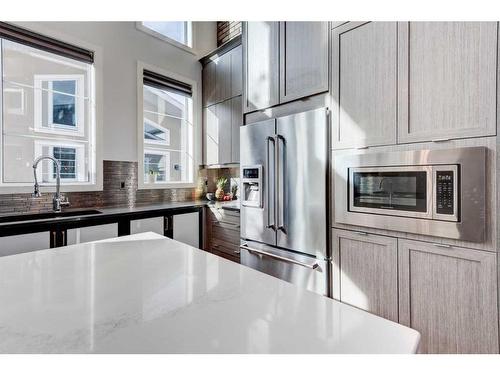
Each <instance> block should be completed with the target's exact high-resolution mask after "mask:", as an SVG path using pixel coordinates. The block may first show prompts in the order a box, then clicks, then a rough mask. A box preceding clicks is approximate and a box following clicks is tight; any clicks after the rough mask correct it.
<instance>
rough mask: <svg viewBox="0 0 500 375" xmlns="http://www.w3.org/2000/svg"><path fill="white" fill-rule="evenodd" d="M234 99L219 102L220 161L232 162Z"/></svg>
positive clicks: (224, 162)
mask: <svg viewBox="0 0 500 375" xmlns="http://www.w3.org/2000/svg"><path fill="white" fill-rule="evenodd" d="M231 115H232V100H231V99H229V100H226V101H223V102H221V103H219V104H217V120H218V123H219V144H218V146H219V163H218V164H229V163H231V134H232V123H231Z"/></svg>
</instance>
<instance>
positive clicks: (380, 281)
mask: <svg viewBox="0 0 500 375" xmlns="http://www.w3.org/2000/svg"><path fill="white" fill-rule="evenodd" d="M332 262H333V267H332V280H333V281H332V282H333V285H332V290H333V297H334V298H336V299H339V300H340V301H342V302H345V303H348V304H350V305H353V306H356V307H359V308H360V309H363V310H366V311H369V312H371V313H374V314H376V315H379V316H381V317H384V318H386V319H390V320H393V321H395V322H397V321H398V252H397V240H396V239H395V238H392V237H385V236H377V235H372V234H367V233H366V234H365V233H358V232H350V231H345V230H337V229H334V230H333V254H332Z"/></svg>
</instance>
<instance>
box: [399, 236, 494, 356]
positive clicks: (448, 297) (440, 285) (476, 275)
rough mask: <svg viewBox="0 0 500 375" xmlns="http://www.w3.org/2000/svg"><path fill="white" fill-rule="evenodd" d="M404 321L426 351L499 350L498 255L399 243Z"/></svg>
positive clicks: (411, 242) (400, 292)
mask: <svg viewBox="0 0 500 375" xmlns="http://www.w3.org/2000/svg"><path fill="white" fill-rule="evenodd" d="M398 252H399V306H400V308H399V314H400V323H401V324H404V325H407V326H409V327H412V328H414V329H416V330H417V331H419V332H420V334H421V335H422V337H421V340H420V347H419V351H420V352H422V353H498V350H499V347H498V306H497V261H496V254H493V253H488V252H484V251H477V250H470V249H464V248H458V247H449V248H443V247H438V246H436V245H434V244H431V243H425V242H418V241H410V240H400V241H399V250H398Z"/></svg>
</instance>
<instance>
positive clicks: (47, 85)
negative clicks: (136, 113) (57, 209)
mask: <svg viewBox="0 0 500 375" xmlns="http://www.w3.org/2000/svg"><path fill="white" fill-rule="evenodd" d="M1 56H2V61H1V63H2V68H3V76H2V80H3V82H2V83H3V86H2V89H3V113H2V115H3V122H2V124H1V126H2V128H1V132H2V135H3V137H2V144H1V145H0V152H2V156H3V158H2V160H3V176H2V177H1V178H2V181H0V182H2V183H5V184H7V183H32V182H33V168H32V167H31V166H32V164H33V160H34V159H35V158H36V157H38V156H40V155H49V156H54V153H61V157H66V158H68V159H67V160H66V161H63V164H64V167H65V168H64V171H63V177H64V178H63V181H64V179H66V180H68V181H69V180H71V182H72V183H73V182H75V181H77V182H94V180H95V172H94V168H95V162H94V160H93V159H92V158H93V154H92V153H91V150H92V142H93V139H92V138H91V137H90V135H91V134H92V129H93V128H92V127H93V126H94V124H93V121H92V118H91V113H92V106H93V100H92V99H93V98H92V97H91V96H90V95H91V90H90V87H91V80H92V76H93V75H92V65H90V64H86V63H82V62H80V61H75V60H71V59H68V58H65V57H61V56H59V55H55V54H51V53H49V52H45V51H41V50H37V49H35V48H31V47H28V46H24V45H21V44H17V43H14V42H10V41H7V40H2V55H1ZM73 144H77V145H78V146H75V147H73V146H72V145H73ZM70 145H71V146H70ZM57 147H59V148H60V149H59V150H58V149H57ZM64 149H66V152H63V151H62V150H64ZM67 149H73V153H74V154H73V156H72V157H70V155H68V150H67ZM39 169H40V171H41V173H42V174H43V176H44V177H43V181H44V182H49V183H52V182H53V178H54V167H53V165H52V164H51V163H49V162H47V161H44V162H42V163H41V164H40V165H39ZM42 174H41V175H40V176H42ZM41 181H42V179H41Z"/></svg>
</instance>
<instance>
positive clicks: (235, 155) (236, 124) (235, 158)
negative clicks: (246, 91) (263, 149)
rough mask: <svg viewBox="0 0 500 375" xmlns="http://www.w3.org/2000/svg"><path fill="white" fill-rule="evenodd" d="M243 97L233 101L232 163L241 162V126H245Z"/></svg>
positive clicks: (237, 97) (235, 98)
mask: <svg viewBox="0 0 500 375" xmlns="http://www.w3.org/2000/svg"><path fill="white" fill-rule="evenodd" d="M242 111H243V108H242V103H241V95H240V96H236V97H234V98H232V99H231V161H232V162H233V163H239V162H240V126H241V125H242V124H243V112H242Z"/></svg>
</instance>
